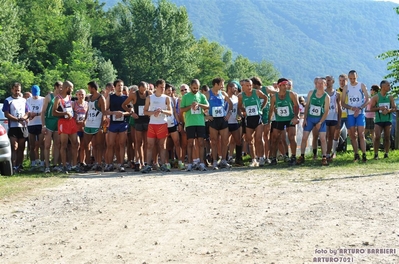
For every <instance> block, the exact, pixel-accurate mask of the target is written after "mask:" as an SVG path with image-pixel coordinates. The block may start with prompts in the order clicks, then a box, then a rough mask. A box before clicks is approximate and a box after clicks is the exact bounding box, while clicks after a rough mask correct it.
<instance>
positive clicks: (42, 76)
mask: <svg viewBox="0 0 399 264" xmlns="http://www.w3.org/2000/svg"><path fill="white" fill-rule="evenodd" d="M104 5H105V3H103V2H102V1H98V0H42V1H31V0H0V7H1V10H2V12H1V13H0V43H2V45H0V86H1V87H2V89H1V90H0V98H2V99H4V98H5V97H6V96H7V95H8V94H9V91H10V88H11V84H12V83H14V82H20V83H21V84H22V89H23V91H28V90H29V88H30V87H31V86H32V85H33V84H37V85H39V86H40V87H41V90H42V95H45V94H46V93H47V92H48V91H51V90H52V86H53V84H54V83H55V81H57V80H70V81H71V82H73V83H74V85H75V89H85V88H87V83H88V82H89V81H91V80H96V81H97V82H98V83H99V84H100V86H101V87H104V85H105V84H106V83H107V82H112V81H114V80H115V79H116V78H120V79H122V80H123V81H124V82H125V84H126V85H132V84H137V83H138V82H140V81H147V82H155V81H156V80H157V79H159V78H162V79H165V80H166V81H167V82H168V83H171V84H173V85H180V84H181V83H186V82H189V81H190V80H191V79H193V78H197V79H199V80H200V81H201V84H208V85H210V84H211V81H212V79H213V78H215V77H223V78H224V79H226V80H232V79H241V78H247V77H251V76H255V75H256V76H259V77H260V78H261V79H262V80H263V82H264V83H265V84H267V83H271V82H272V81H273V80H275V79H276V78H277V77H278V75H279V73H278V71H277V70H276V69H275V68H274V67H273V65H272V64H271V63H270V62H269V61H266V60H260V61H251V60H249V59H248V58H247V57H244V56H242V55H239V54H235V55H234V56H233V52H232V51H231V50H229V49H227V48H226V47H224V46H222V45H221V44H219V43H217V42H215V41H210V40H208V39H207V38H206V37H201V38H195V36H194V33H193V26H192V23H191V21H190V19H189V17H188V13H187V10H186V8H185V7H178V6H176V5H175V4H174V3H172V2H170V1H167V0H160V1H158V2H154V1H151V0H124V1H121V2H119V3H117V4H115V5H113V6H112V7H111V8H104Z"/></svg>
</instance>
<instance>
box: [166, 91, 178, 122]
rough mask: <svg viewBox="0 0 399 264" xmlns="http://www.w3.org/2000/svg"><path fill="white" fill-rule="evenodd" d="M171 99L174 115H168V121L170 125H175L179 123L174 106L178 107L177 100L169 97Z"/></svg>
mask: <svg viewBox="0 0 399 264" xmlns="http://www.w3.org/2000/svg"><path fill="white" fill-rule="evenodd" d="M169 100H170V104H171V106H172V115H170V116H166V120H167V122H168V127H174V126H176V125H177V120H176V118H175V115H174V112H173V108H176V101H175V100H174V99H173V98H172V97H169ZM175 111H176V110H175ZM176 113H177V112H176Z"/></svg>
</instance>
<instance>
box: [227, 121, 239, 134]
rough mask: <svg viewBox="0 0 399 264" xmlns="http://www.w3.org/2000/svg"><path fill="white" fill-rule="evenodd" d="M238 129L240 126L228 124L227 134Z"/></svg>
mask: <svg viewBox="0 0 399 264" xmlns="http://www.w3.org/2000/svg"><path fill="white" fill-rule="evenodd" d="M239 128H240V124H238V123H236V124H229V132H234V131H236V130H237V129H239Z"/></svg>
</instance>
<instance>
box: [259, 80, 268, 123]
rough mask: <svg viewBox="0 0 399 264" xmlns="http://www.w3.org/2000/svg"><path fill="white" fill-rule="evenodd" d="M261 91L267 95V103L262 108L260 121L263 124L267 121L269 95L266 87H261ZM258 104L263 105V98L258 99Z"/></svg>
mask: <svg viewBox="0 0 399 264" xmlns="http://www.w3.org/2000/svg"><path fill="white" fill-rule="evenodd" d="M262 92H263V93H264V94H265V95H266V96H267V103H266V105H265V107H264V108H263V110H262V121H263V124H267V123H268V122H269V112H270V95H269V94H268V93H267V90H266V87H265V86H263V87H262ZM260 105H261V106H262V105H263V99H260Z"/></svg>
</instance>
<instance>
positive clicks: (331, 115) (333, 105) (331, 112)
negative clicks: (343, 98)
mask: <svg viewBox="0 0 399 264" xmlns="http://www.w3.org/2000/svg"><path fill="white" fill-rule="evenodd" d="M337 110H338V109H337V92H336V91H333V94H332V95H330V108H329V109H328V115H327V118H326V120H335V121H336V120H338V112H337Z"/></svg>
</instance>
